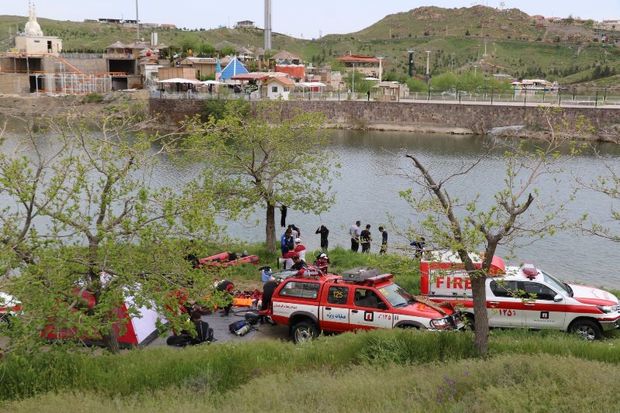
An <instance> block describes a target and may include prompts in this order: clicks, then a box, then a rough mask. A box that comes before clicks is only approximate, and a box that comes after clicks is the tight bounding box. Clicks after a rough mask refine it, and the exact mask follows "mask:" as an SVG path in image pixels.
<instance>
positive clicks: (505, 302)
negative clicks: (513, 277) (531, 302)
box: [487, 279, 525, 327]
mask: <svg viewBox="0 0 620 413" xmlns="http://www.w3.org/2000/svg"><path fill="white" fill-rule="evenodd" d="M487 285H488V286H489V288H487V313H488V315H489V326H490V327H523V326H524V324H525V311H524V310H523V298H521V295H522V294H520V293H519V286H518V283H517V281H507V280H501V279H500V280H491V281H490V283H487Z"/></svg>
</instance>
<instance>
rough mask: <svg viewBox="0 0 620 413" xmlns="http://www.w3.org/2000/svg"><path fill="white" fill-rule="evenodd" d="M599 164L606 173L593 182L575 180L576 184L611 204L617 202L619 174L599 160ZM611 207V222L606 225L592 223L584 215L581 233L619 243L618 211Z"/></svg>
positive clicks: (619, 214) (619, 221) (611, 166)
mask: <svg viewBox="0 0 620 413" xmlns="http://www.w3.org/2000/svg"><path fill="white" fill-rule="evenodd" d="M601 162H602V163H603V164H604V165H605V168H606V169H607V173H606V174H604V175H601V176H599V177H598V178H597V179H596V180H595V181H593V182H584V181H583V180H582V179H581V178H577V182H578V183H579V184H580V186H581V187H582V188H585V189H587V190H590V191H594V192H598V193H600V194H603V195H605V196H607V197H608V198H609V199H610V200H611V201H612V202H618V200H620V173H619V171H618V170H617V168H614V167H613V165H611V164H609V163H607V162H606V161H605V160H603V159H601ZM615 207H617V205H615V206H614V205H613V204H612V207H611V210H610V218H611V221H609V222H606V223H601V222H595V221H592V220H591V219H590V218H589V216H588V215H587V214H585V215H584V216H583V217H582V219H581V222H580V223H579V224H580V228H581V230H582V231H583V232H585V233H587V234H590V235H595V236H597V237H600V238H603V239H607V240H609V241H612V242H620V228H619V227H618V226H619V224H620V211H618V210H617V209H616V208H615Z"/></svg>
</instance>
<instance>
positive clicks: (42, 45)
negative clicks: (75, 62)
mask: <svg viewBox="0 0 620 413" xmlns="http://www.w3.org/2000/svg"><path fill="white" fill-rule="evenodd" d="M28 11H29V18H28V22H27V23H26V26H25V27H24V32H23V33H20V34H18V35H17V36H15V49H16V50H15V51H17V52H21V53H26V54H29V55H44V54H53V55H58V54H59V53H60V52H61V51H62V39H60V38H59V37H54V36H44V35H43V30H41V26H40V25H39V23H38V22H37V16H36V13H35V8H34V4H32V3H30V4H29V10H28Z"/></svg>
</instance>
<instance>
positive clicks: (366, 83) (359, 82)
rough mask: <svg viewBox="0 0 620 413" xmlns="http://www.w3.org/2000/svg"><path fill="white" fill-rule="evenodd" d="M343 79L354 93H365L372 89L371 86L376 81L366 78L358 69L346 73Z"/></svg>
mask: <svg viewBox="0 0 620 413" xmlns="http://www.w3.org/2000/svg"><path fill="white" fill-rule="evenodd" d="M354 79H355V81H354ZM344 81H345V83H346V85H347V88H348V89H350V90H351V91H352V92H355V93H367V92H368V91H372V87H373V86H374V85H375V83H376V82H373V81H370V80H366V76H365V75H364V74H363V73H361V72H358V71H353V72H349V73H347V75H346V76H345V78H344Z"/></svg>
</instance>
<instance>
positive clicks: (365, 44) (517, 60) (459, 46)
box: [0, 6, 620, 86]
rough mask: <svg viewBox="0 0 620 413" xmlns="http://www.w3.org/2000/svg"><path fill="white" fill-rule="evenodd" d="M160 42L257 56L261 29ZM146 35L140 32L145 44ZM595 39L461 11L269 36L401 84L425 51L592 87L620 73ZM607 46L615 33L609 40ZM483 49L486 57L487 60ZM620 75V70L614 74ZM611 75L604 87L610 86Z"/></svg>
mask: <svg viewBox="0 0 620 413" xmlns="http://www.w3.org/2000/svg"><path fill="white" fill-rule="evenodd" d="M39 20H40V23H41V26H42V28H43V30H44V32H45V33H46V34H49V35H53V36H59V37H61V38H62V39H63V42H64V48H65V50H66V51H85V52H101V51H103V50H104V48H105V47H106V46H107V45H109V44H111V43H113V42H115V41H117V40H120V41H123V42H130V41H132V40H135V37H136V32H135V29H127V28H123V27H120V26H116V25H107V24H99V23H78V22H68V21H55V20H48V19H39ZM25 22H26V18H25V17H16V16H0V48H4V49H7V48H8V47H9V44H10V39H9V31H11V32H12V33H15V31H16V28H17V27H19V28H21V27H23V24H24V23H25ZM157 31H158V33H159V38H160V42H162V43H164V44H166V45H169V46H171V47H172V49H173V50H174V51H179V52H185V51H187V50H189V49H192V50H193V51H194V52H198V53H199V52H201V51H207V52H208V51H210V52H211V53H213V46H217V45H218V44H227V45H233V46H237V47H248V48H259V47H261V46H262V44H263V31H262V30H261V29H229V28H218V29H212V30H203V29H200V30H192V31H189V30H182V29H176V30H157ZM150 32H151V29H146V30H143V31H141V37H143V38H145V39H148V38H149V37H150ZM600 34H601V32H600V31H597V30H595V29H593V28H592V24H591V22H580V21H571V20H565V21H563V22H554V23H550V22H547V21H545V22H543V23H540V22H536V21H535V20H534V19H533V18H532V17H531V16H528V15H527V14H525V13H523V12H521V11H519V10H517V9H510V10H497V9H494V8H490V7H484V6H475V7H470V8H459V9H442V8H438V7H422V8H418V9H414V10H410V11H408V12H403V13H397V14H392V15H389V16H386V17H385V18H383V19H381V20H380V21H378V22H377V23H375V24H373V25H372V26H370V27H367V28H366V29H363V30H361V31H359V32H356V33H350V34H341V35H328V36H325V37H323V38H321V39H316V40H303V39H296V38H292V37H289V36H285V35H281V34H277V33H276V34H274V38H273V45H274V49H276V50H288V51H290V52H293V53H296V54H299V55H300V56H302V57H303V58H304V60H305V61H306V62H312V63H314V64H324V63H334V61H335V58H336V57H338V56H340V55H342V54H345V53H348V52H351V53H360V54H371V55H380V56H384V57H385V58H386V60H385V64H386V65H385V69H386V74H388V76H390V77H392V78H402V77H404V76H405V75H406V72H407V67H406V64H407V50H409V49H413V50H415V51H416V55H415V66H416V68H417V70H418V73H422V72H423V71H424V68H425V65H426V53H425V52H426V51H427V50H430V51H431V56H430V57H431V72H432V74H433V75H437V74H440V73H443V72H446V71H454V72H463V71H470V70H482V71H484V72H486V73H489V74H490V73H506V74H509V75H511V76H514V77H544V78H547V79H549V80H558V81H560V82H561V83H564V84H566V83H574V82H577V83H579V82H585V81H590V80H593V79H592V76H590V75H591V74H592V72H593V71H594V70H595V68H596V66H600V67H601V68H604V67H605V66H608V67H610V68H618V65H619V63H620V48H619V47H616V46H615V45H611V44H604V43H600V42H599V41H598V40H599V39H600ZM607 34H608V35H610V37H612V38H616V37H619V38H620V32H611V33H607ZM485 49H486V54H485ZM619 70H620V68H619ZM613 75H614V73H609V75H608V76H605V77H612V80H610V81H608V82H604V81H598V82H596V83H595V84H598V83H601V82H602V84H610V85H611V86H614V85H615V84H616V83H617V82H614V81H613Z"/></svg>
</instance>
